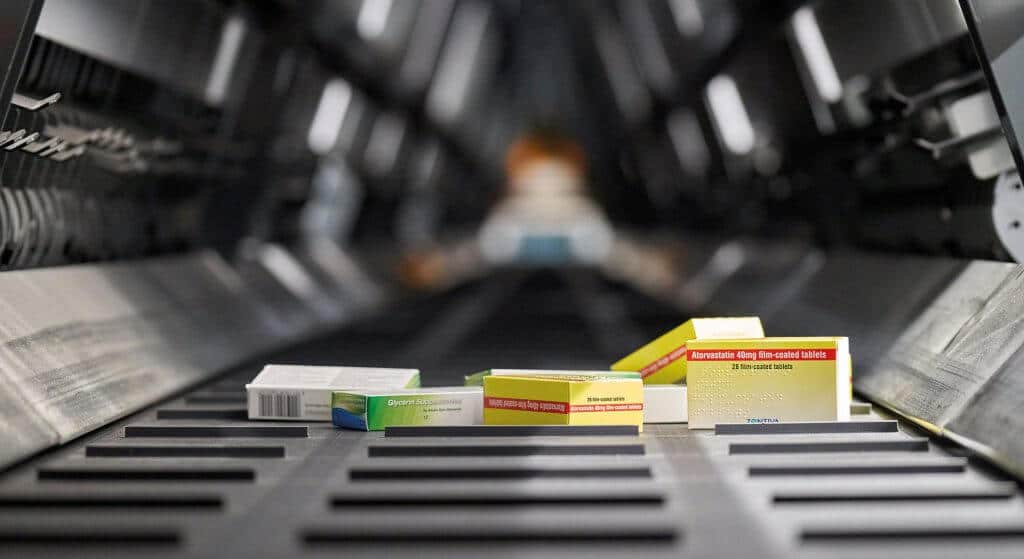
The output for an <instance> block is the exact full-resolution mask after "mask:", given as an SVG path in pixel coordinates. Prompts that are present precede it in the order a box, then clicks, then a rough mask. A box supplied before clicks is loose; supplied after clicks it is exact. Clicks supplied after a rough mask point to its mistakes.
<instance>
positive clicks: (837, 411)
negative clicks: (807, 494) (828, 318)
mask: <svg viewBox="0 0 1024 559" xmlns="http://www.w3.org/2000/svg"><path fill="white" fill-rule="evenodd" d="M686 358H687V363H688V365H687V367H688V369H689V370H688V380H687V393H686V395H687V407H688V408H689V409H688V413H689V420H690V428H691V429H711V428H713V427H714V426H715V425H716V424H718V423H779V422H784V421H848V420H849V419H850V394H851V387H850V346H849V342H848V340H847V339H846V338H760V339H751V340H693V341H691V342H689V343H688V344H687V347H686Z"/></svg>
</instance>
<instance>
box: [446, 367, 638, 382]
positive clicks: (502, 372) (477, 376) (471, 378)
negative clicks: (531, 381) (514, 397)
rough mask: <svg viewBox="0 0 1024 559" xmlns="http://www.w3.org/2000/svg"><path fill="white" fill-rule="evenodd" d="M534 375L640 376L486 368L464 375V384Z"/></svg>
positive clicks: (599, 372) (619, 372) (635, 376)
mask: <svg viewBox="0 0 1024 559" xmlns="http://www.w3.org/2000/svg"><path fill="white" fill-rule="evenodd" d="M490 376H498V377H508V376H513V377H535V376H558V377H564V376H575V377H583V376H586V377H595V376H596V377H607V376H615V377H622V378H640V373H638V372H636V371H573V370H568V369H565V370H563V369H487V370H486V371H480V372H479V373H473V374H471V375H466V386H482V385H483V383H484V377H490Z"/></svg>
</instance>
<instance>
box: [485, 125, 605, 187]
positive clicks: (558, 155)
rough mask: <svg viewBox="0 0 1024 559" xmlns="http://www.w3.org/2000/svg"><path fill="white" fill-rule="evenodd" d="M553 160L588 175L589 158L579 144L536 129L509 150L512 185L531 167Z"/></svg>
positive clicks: (507, 160) (507, 171) (507, 169)
mask: <svg viewBox="0 0 1024 559" xmlns="http://www.w3.org/2000/svg"><path fill="white" fill-rule="evenodd" d="M552 161H554V162H558V163H561V164H563V165H567V166H568V167H570V168H571V169H572V170H573V171H574V172H575V173H576V174H577V175H578V176H580V177H582V176H583V175H584V174H586V171H587V163H586V157H585V156H584V154H583V149H582V148H580V146H579V144H577V143H576V142H574V141H573V140H571V139H569V138H568V137H566V136H564V135H562V134H560V133H558V132H553V131H548V130H535V131H533V132H530V133H528V134H526V135H525V136H523V137H522V138H520V139H518V140H516V141H515V143H513V144H512V146H511V147H510V148H509V150H508V155H507V156H506V157H505V175H506V177H507V178H508V180H509V182H510V183H515V182H516V179H517V178H519V177H520V176H521V175H522V174H523V173H525V172H526V170H527V169H528V168H529V167H530V166H532V165H534V164H536V163H547V162H552Z"/></svg>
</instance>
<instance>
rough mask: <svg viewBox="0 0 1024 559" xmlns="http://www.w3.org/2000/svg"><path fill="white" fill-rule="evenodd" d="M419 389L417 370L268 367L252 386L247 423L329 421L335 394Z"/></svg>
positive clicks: (248, 391)
mask: <svg viewBox="0 0 1024 559" xmlns="http://www.w3.org/2000/svg"><path fill="white" fill-rule="evenodd" d="M419 385H420V372H419V370H418V369H384V368H378V367H321V366H309V365H267V366H266V367H263V370H262V371H260V374H259V375H256V378H254V379H253V380H252V382H251V383H249V384H247V385H245V391H246V393H247V394H248V396H247V399H248V407H249V419H273V420H295V421H330V420H331V393H333V392H334V391H335V390H394V389H399V388H416V387H418V386H419Z"/></svg>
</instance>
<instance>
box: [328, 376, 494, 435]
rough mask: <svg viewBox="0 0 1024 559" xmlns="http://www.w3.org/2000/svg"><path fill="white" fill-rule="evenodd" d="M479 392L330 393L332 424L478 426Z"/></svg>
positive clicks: (465, 389)
mask: <svg viewBox="0 0 1024 559" xmlns="http://www.w3.org/2000/svg"><path fill="white" fill-rule="evenodd" d="M482 405H483V389H482V388H480V387H479V386H476V387H466V386H456V387H449V388H419V389H408V390H390V391H377V390H365V391H362V390H351V391H339V392H334V394H333V395H332V398H331V414H332V420H333V421H334V425H336V426H337V427H344V428H346V429H358V430H361V431H381V430H383V429H384V428H385V427H407V426H421V425H480V424H481V423H482V422H483V411H482Z"/></svg>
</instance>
